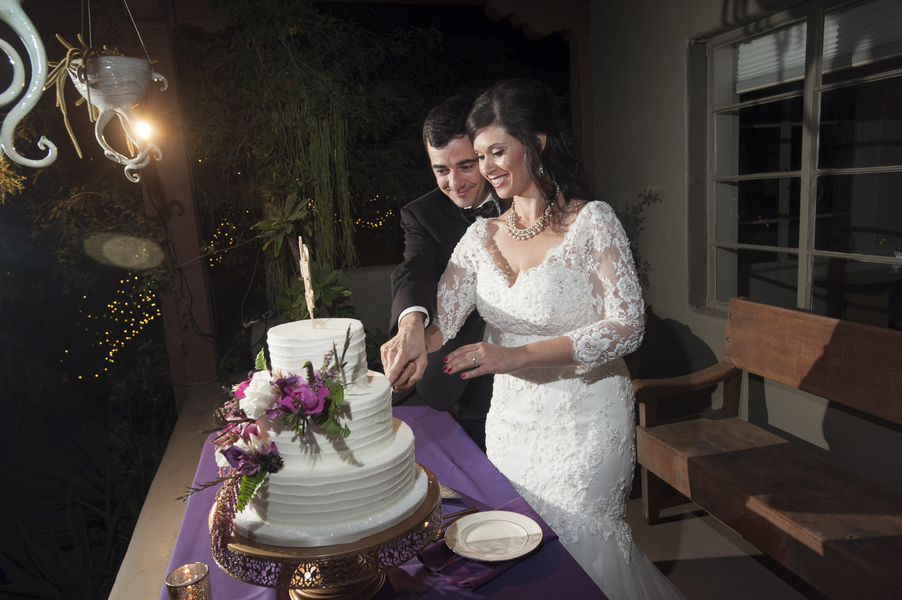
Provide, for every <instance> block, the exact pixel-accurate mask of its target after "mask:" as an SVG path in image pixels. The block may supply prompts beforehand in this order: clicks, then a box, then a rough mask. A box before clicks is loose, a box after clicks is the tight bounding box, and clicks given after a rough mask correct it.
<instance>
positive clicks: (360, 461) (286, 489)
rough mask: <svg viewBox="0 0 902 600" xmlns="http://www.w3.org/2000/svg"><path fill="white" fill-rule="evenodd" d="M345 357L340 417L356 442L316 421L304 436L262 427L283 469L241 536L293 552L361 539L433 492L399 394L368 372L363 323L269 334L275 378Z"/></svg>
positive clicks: (254, 506)
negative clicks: (396, 417)
mask: <svg viewBox="0 0 902 600" xmlns="http://www.w3.org/2000/svg"><path fill="white" fill-rule="evenodd" d="M349 327H350V346H349V347H348V350H347V353H346V354H345V362H346V366H345V369H344V375H345V380H344V385H345V388H344V400H345V401H344V403H343V404H342V406H341V414H340V419H341V421H342V422H343V423H344V425H345V426H346V427H347V428H348V429H350V430H351V434H350V435H349V436H348V437H347V438H341V437H339V436H332V435H328V434H326V433H325V432H324V431H323V430H322V429H320V428H319V427H317V426H316V425H314V424H313V423H312V421H311V422H310V425H309V426H308V428H307V431H306V433H305V434H304V435H303V436H301V435H299V434H297V433H295V432H294V431H290V430H288V429H286V428H285V427H284V425H283V423H282V421H281V420H280V419H276V420H270V419H269V418H268V417H267V416H266V415H264V416H262V417H260V418H259V419H258V420H257V423H256V425H257V427H258V428H259V429H260V430H261V431H262V432H264V433H266V434H268V436H269V439H271V440H272V441H274V442H275V443H276V445H277V446H278V450H279V453H280V454H281V456H282V458H283V460H284V467H283V468H282V469H281V470H279V471H278V472H277V473H272V474H270V475H268V476H267V479H266V481H265V482H264V483H263V484H262V486H261V487H260V489H259V490H258V492H257V494H256V495H255V496H254V497H253V498H252V499H251V500H250V502H249V503H248V505H247V507H246V508H245V509H244V510H243V511H241V512H240V513H238V514H237V515H236V517H235V521H234V529H235V532H236V533H238V534H239V535H242V536H244V537H246V538H248V539H250V540H253V541H255V542H259V543H262V544H269V545H274V546H289V547H314V546H330V545H335V544H342V543H348V542H354V541H357V540H359V539H362V538H364V537H366V536H369V535H372V534H375V533H379V532H381V531H384V530H385V529H388V528H389V527H391V526H392V525H394V524H396V523H400V522H401V521H403V520H404V519H406V518H407V517H409V516H410V515H411V514H413V512H414V511H415V510H416V509H417V508H418V507H419V506H420V505H421V504H422V502H423V498H424V497H425V495H426V491H427V487H428V479H427V477H426V474H425V473H424V471H423V470H422V469H420V468H417V467H416V464H415V463H414V436H413V432H412V431H411V430H410V427H408V426H407V425H406V424H405V423H402V422H400V421H393V420H392V412H391V388H390V386H389V382H388V380H387V379H386V378H385V376H384V375H382V374H381V373H376V372H373V371H368V370H367V365H366V347H365V342H364V332H363V326H362V324H361V323H360V322H359V321H355V320H352V319H316V321H315V327H314V326H313V325H311V322H310V321H297V322H294V323H287V324H285V325H279V326H277V327H274V328H272V329H270V331H269V333H268V336H267V340H268V345H269V352H270V362H271V363H272V364H271V366H272V368H273V374H274V375H275V373H276V372H277V371H280V372H281V373H282V374H286V373H291V374H301V373H303V365H304V363H305V362H307V361H310V362H312V363H313V365H314V367H315V368H318V367H319V365H320V364H321V362H322V360H323V356H324V355H325V354H326V353H327V352H328V351H329V350H332V349H333V345H334V347H335V348H337V349H338V356H339V357H340V356H341V353H342V348H343V346H344V344H345V339H346V334H347V332H348V328H349Z"/></svg>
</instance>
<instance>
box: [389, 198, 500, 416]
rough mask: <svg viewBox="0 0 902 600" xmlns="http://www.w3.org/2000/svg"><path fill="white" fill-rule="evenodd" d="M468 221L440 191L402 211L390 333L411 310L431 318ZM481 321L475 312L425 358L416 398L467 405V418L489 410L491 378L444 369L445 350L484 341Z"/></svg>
mask: <svg viewBox="0 0 902 600" xmlns="http://www.w3.org/2000/svg"><path fill="white" fill-rule="evenodd" d="M469 225H470V224H469V223H468V222H467V220H466V219H465V218H464V216H463V215H462V214H461V213H460V210H459V209H458V208H457V206H456V205H455V204H454V203H453V202H451V199H450V198H448V196H446V195H445V194H444V193H443V192H442V191H441V190H440V189H438V188H436V189H434V190H433V191H431V192H429V193H428V194H426V195H425V196H422V197H420V198H418V199H417V200H414V201H413V202H411V203H410V204H408V205H407V206H405V207H404V208H402V209H401V226H402V227H403V228H404V262H402V263H401V264H400V265H398V266H397V268H396V269H395V271H394V272H393V273H392V322H391V335H392V336H394V335H395V334H396V333H397V332H398V317H399V316H400V315H401V313H402V312H403V311H404V310H405V309H407V308H410V307H411V306H422V307H423V308H425V309H427V310H429V311H430V312H429V317H430V319H433V318H435V294H436V289H437V287H438V281H439V279H441V276H442V273H444V272H445V267H447V266H448V261H449V260H450V259H451V253H452V252H454V248H455V246H457V242H459V241H460V238H461V237H463V234H464V232H465V231H466V230H467V227H469ZM484 330H485V321H483V320H482V318H481V317H480V316H479V314H478V313H477V312H476V311H475V310H474V311H473V312H472V313H471V314H470V316H469V317H468V318H467V320H466V322H465V323H464V325H463V327H461V329H460V331H459V332H458V334H457V336H456V337H455V338H454V339H453V340H451V341H450V342H448V343H447V344H445V345H444V346H442V348H441V349H440V350H438V351H437V352H433V353H430V354H429V363H428V366H427V367H426V372H425V373H424V374H423V378H422V379H421V380H420V381H418V382H417V384H416V388H417V393H418V394H419V396H420V398H422V399H423V400H424V401H425V402H426V403H427V404H428V405H429V406H431V407H432V408H435V409H437V410H448V409H450V408H451V407H452V406H453V405H454V404H455V403H456V402H460V403H461V405H463V406H464V407H467V413H468V414H469V415H471V416H472V415H473V414H482V415H485V413H487V412H488V410H489V403H490V401H491V395H492V394H491V385H490V383H491V382H490V381H489V380H490V379H491V377H490V376H484V377H476V378H474V379H471V380H466V379H461V378H460V376H459V375H448V374H447V373H444V372H443V371H442V366H443V365H444V358H445V356H447V355H448V353H449V352H452V351H453V350H456V349H457V348H459V347H461V346H466V345H467V344H475V343H477V342H481V341H482V336H483V332H484Z"/></svg>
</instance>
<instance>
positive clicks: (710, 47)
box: [689, 0, 902, 311]
mask: <svg viewBox="0 0 902 600" xmlns="http://www.w3.org/2000/svg"><path fill="white" fill-rule="evenodd" d="M865 3H866V2H859V1H851V2H850V1H848V0H845V1H841V0H830V1H815V2H811V3H808V4H804V5H801V6H799V7H796V8H793V9H791V10H787V11H785V12H782V13H778V14H776V15H774V16H772V17H768V18H766V19H764V20H762V21H761V22H759V23H757V24H756V25H755V26H747V27H745V28H742V29H735V30H732V31H728V32H725V33H721V34H719V35H717V36H714V37H711V38H706V39H700V40H695V41H694V42H692V44H690V56H689V58H690V69H689V75H690V81H689V88H690V93H691V91H692V89H693V86H694V87H695V89H696V90H697V92H696V95H701V94H700V92H701V89H700V85H699V84H700V83H701V81H700V80H699V78H700V77H701V76H702V73H700V72H699V71H701V69H696V70H694V69H693V68H692V66H693V64H696V65H697V64H698V62H697V61H698V54H699V53H698V51H697V50H696V51H695V53H693V47H698V46H703V47H704V61H705V68H704V75H703V76H704V77H705V88H704V96H705V99H704V102H703V103H702V102H701V99H699V102H698V104H696V106H701V105H702V104H703V105H704V106H705V110H704V117H703V118H704V123H705V130H706V132H707V133H706V140H705V150H706V152H705V157H706V158H705V161H706V165H705V169H706V171H705V181H704V184H703V190H704V191H703V194H704V198H705V207H706V232H705V248H704V256H705V258H704V264H705V280H706V284H705V286H704V293H705V301H704V302H701V300H702V298H701V294H700V293H699V292H700V291H701V290H699V289H698V287H696V289H695V290H692V291H690V304H692V305H694V306H699V305H701V304H704V305H707V306H709V307H713V308H715V309H721V310H726V308H727V306H728V301H724V300H718V299H717V283H718V280H717V270H718V268H717V261H716V259H717V253H718V250H719V249H727V250H735V251H739V250H760V251H766V252H774V253H777V256H783V257H786V256H788V255H790V254H795V255H797V274H796V285H797V288H796V289H797V293H796V307H797V308H799V309H803V310H806V311H811V310H812V306H813V298H814V293H813V287H814V286H813V281H814V279H815V273H814V267H815V260H816V259H817V258H838V259H845V260H852V261H856V262H861V263H872V264H884V265H900V266H902V258H895V257H889V256H879V255H872V254H861V253H847V252H836V251H828V250H817V249H815V247H814V231H815V226H816V216H817V215H816V210H817V204H816V195H817V186H818V179H819V178H820V177H823V176H830V175H851V174H856V175H862V174H880V173H900V172H902V165H894V166H879V167H854V168H818V136H819V133H820V123H821V119H820V108H821V104H820V100H821V95H822V94H824V93H825V92H828V91H831V90H834V89H839V88H843V87H851V86H857V85H862V84H865V83H870V82H874V81H880V80H884V79H890V78H893V77H900V76H902V68H900V69H891V70H887V71H884V72H881V73H877V74H872V75H866V76H861V77H856V78H850V79H846V80H843V81H840V82H835V83H829V84H824V83H822V77H821V75H822V64H821V60H822V51H823V43H824V29H825V17H826V15H827V13H829V12H830V11H831V10H835V9H845V8H848V7H852V6H855V5H857V4H865ZM801 22H807V28H806V29H807V39H806V51H805V78H804V84H803V88H802V92H801V96H802V107H803V109H802V110H803V116H802V122H803V123H817V124H818V126H817V127H814V128H809V127H805V126H803V127H802V149H801V152H802V158H801V165H800V168H799V169H798V170H793V171H779V172H773V173H750V174H744V175H739V174H731V175H720V176H718V175H717V173H716V157H717V152H718V150H719V147H718V146H717V129H716V125H717V123H716V120H717V116H718V115H720V114H725V113H729V112H731V111H733V112H735V111H738V110H740V109H741V108H748V107H751V106H755V105H760V104H764V103H772V102H775V101H779V100H785V99H788V98H796V97H799V96H800V93H799V92H797V91H792V92H786V93H782V94H775V95H772V96H767V97H764V98H758V99H754V100H747V101H745V102H735V103H729V104H725V105H723V106H716V99H717V98H718V93H719V88H718V86H723V85H724V82H723V81H718V80H717V77H716V73H717V65H716V64H715V61H716V60H717V59H716V57H717V56H718V53H717V50H718V49H721V48H729V47H730V46H732V45H733V44H736V43H738V42H742V41H744V40H748V39H751V38H753V37H758V36H761V35H767V34H768V33H772V32H774V31H776V30H779V29H783V28H786V27H790V26H792V25H795V24H798V23H801ZM756 27H757V29H756ZM753 29H754V33H749V32H750V31H751V30H753ZM694 57H695V58H694ZM721 66H722V65H721ZM693 73H694V77H695V80H694V81H693ZM732 83H733V79H732V77H731V78H730V81H729V85H730V86H732ZM731 93H732V92H731ZM690 110H691V109H690ZM700 112H701V111H695V115H694V118H693V115H692V114H690V123H691V122H693V121H695V122H698V121H701V118H702V115H701V114H699V113H700ZM691 130H692V128H691V126H690V131H691ZM692 145H693V143H692V139H691V137H690V146H692ZM696 147H697V144H696ZM720 148H722V146H721V147H720ZM730 150H731V151H732V150H735V146H734V147H731V149H730ZM690 158H691V155H690ZM698 166H700V165H697V167H698ZM697 167H696V168H697ZM690 168H691V165H690ZM780 178H794V179H798V180H799V182H800V186H801V191H800V198H799V201H800V209H799V231H798V235H799V243H798V247H797V248H791V247H780V246H764V245H756V244H748V243H739V242H723V241H717V236H716V233H717V231H716V228H717V186H718V184H723V183H737V182H740V181H743V180H762V179H780ZM699 192H702V190H701V189H698V188H697V187H696V189H695V190H693V185H692V184H691V183H690V189H689V197H690V199H691V198H692V197H693V196H700V195H702V194H701V193H699ZM690 220H691V215H690ZM699 224H700V223H699ZM691 225H692V223H690V226H691ZM701 250H702V249H701V248H699V247H698V246H697V245H696V246H695V247H694V248H693V247H690V260H689V264H690V281H692V280H693V279H696V280H697V277H698V275H699V274H700V273H697V271H699V270H700V269H698V266H700V265H698V260H697V259H698V258H701V256H700V254H701V252H700V251H701ZM693 254H694V255H695V256H694V257H693ZM693 258H695V260H693ZM775 264H776V263H775ZM736 275H737V270H736V269H732V277H734V278H735V277H736ZM690 287H692V286H690ZM733 289H735V286H734V288H733Z"/></svg>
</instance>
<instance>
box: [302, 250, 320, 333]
mask: <svg viewBox="0 0 902 600" xmlns="http://www.w3.org/2000/svg"><path fill="white" fill-rule="evenodd" d="M298 254H300V257H301V260H300V262H301V277H303V278H304V298H305V299H306V300H307V312H308V313H309V314H310V327H312V328H314V329H315V328H316V321H315V320H314V318H313V280H312V279H311V277H310V252H308V251H307V246H306V245H305V244H304V241H303V238H302V237H301V236H298Z"/></svg>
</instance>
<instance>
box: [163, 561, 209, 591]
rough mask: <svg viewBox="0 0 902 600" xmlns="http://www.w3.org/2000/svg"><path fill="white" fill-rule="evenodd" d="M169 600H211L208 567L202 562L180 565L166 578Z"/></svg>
mask: <svg viewBox="0 0 902 600" xmlns="http://www.w3.org/2000/svg"><path fill="white" fill-rule="evenodd" d="M166 590H167V591H168V592H169V600H212V599H213V596H212V595H211V593H210V567H208V566H207V565H206V564H204V563H202V562H196V563H190V564H187V565H182V566H181V567H179V568H177V569H173V570H172V572H171V573H169V575H167V576H166Z"/></svg>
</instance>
